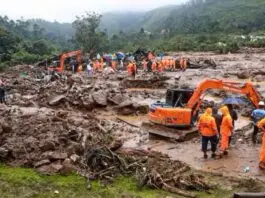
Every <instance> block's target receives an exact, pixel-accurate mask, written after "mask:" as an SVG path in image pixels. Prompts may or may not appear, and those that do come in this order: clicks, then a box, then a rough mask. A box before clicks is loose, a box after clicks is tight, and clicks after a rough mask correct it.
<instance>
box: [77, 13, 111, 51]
mask: <svg viewBox="0 0 265 198" xmlns="http://www.w3.org/2000/svg"><path fill="white" fill-rule="evenodd" d="M101 17H102V16H101V15H99V14H97V13H95V12H92V13H90V12H86V14H85V15H82V16H77V17H76V20H75V21H74V22H73V27H74V28H75V30H76V33H75V40H76V41H77V43H78V44H79V45H80V46H82V47H83V49H84V51H86V52H89V51H90V50H93V51H99V50H105V49H104V46H105V45H106V43H107V35H106V33H105V32H100V31H99V29H98V27H99V24H100V20H101Z"/></svg>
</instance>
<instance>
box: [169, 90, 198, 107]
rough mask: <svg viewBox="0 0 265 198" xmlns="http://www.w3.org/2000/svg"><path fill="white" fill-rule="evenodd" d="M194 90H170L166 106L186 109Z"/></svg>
mask: <svg viewBox="0 0 265 198" xmlns="http://www.w3.org/2000/svg"><path fill="white" fill-rule="evenodd" d="M193 92H194V90H193V89H168V90H167V94H166V104H167V105H168V106H171V107H184V106H185V104H187V103H188V101H189V99H190V98H191V96H192V94H193Z"/></svg>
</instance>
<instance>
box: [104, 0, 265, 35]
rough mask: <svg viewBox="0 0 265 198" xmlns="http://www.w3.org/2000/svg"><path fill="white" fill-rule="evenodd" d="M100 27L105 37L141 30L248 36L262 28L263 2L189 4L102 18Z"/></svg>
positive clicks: (205, 0) (214, 0)
mask: <svg viewBox="0 0 265 198" xmlns="http://www.w3.org/2000/svg"><path fill="white" fill-rule="evenodd" d="M118 24H120V25H118ZM101 27H102V28H103V29H104V28H106V29H107V30H108V33H113V32H115V33H116V32H119V31H120V30H127V31H133V30H139V29H140V28H144V29H145V30H147V31H151V32H159V31H161V30H162V29H169V30H170V31H171V32H173V33H191V34H193V33H202V32H210V33H211V32H220V31H222V32H227V31H229V32H251V31H257V30H261V29H264V28H265V1H264V0H191V1H190V2H189V3H187V4H185V5H182V6H174V5H172V6H166V7H162V8H157V9H155V10H152V11H149V12H146V13H128V14H126V13H108V14H106V16H104V15H103V19H102V24H101ZM110 27H111V28H110Z"/></svg>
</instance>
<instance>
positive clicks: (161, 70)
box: [157, 61, 163, 73]
mask: <svg viewBox="0 0 265 198" xmlns="http://www.w3.org/2000/svg"><path fill="white" fill-rule="evenodd" d="M157 71H158V73H161V72H163V64H162V62H161V61H159V62H158V63H157Z"/></svg>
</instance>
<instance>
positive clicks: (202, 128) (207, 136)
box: [198, 108, 217, 159]
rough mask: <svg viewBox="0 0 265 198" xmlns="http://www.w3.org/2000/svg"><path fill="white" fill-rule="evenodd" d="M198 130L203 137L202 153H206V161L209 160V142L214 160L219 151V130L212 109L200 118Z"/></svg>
mask: <svg viewBox="0 0 265 198" xmlns="http://www.w3.org/2000/svg"><path fill="white" fill-rule="evenodd" d="M198 129H199V133H200V134H201V137H202V151H203V153H204V156H203V157H204V159H207V158H208V155H207V146H208V142H209V141H210V142H211V150H212V158H215V157H216V154H215V152H216V149H217V128H216V123H215V119H214V117H213V116H212V109H211V108H207V109H206V110H205V113H204V114H203V115H201V116H200V118H199V121H198Z"/></svg>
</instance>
